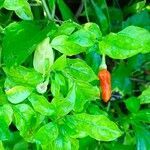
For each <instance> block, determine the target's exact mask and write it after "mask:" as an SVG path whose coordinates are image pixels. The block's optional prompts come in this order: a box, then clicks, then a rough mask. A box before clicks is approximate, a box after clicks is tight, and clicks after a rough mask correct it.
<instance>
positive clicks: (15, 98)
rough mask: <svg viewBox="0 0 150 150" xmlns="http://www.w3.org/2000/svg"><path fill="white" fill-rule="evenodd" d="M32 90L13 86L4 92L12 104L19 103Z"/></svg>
mask: <svg viewBox="0 0 150 150" xmlns="http://www.w3.org/2000/svg"><path fill="white" fill-rule="evenodd" d="M32 91H33V89H32V88H29V87H25V86H19V85H18V86H15V87H13V88H11V89H9V90H7V91H6V95H7V98H8V100H9V101H10V102H11V103H13V104H17V103H21V102H23V101H24V100H25V99H26V98H28V96H29V95H30V94H31V93H32Z"/></svg>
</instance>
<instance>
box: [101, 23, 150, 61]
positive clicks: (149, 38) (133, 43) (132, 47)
mask: <svg viewBox="0 0 150 150" xmlns="http://www.w3.org/2000/svg"><path fill="white" fill-rule="evenodd" d="M137 37H139V38H137ZM149 43H150V33H149V32H148V31H147V30H145V29H143V28H140V27H135V26H129V27H127V28H125V29H123V30H122V31H120V32H118V33H110V34H109V35H107V36H106V37H104V39H103V40H102V41H101V42H100V43H99V48H100V53H105V54H106V55H108V56H109V57H111V58H114V59H126V58H129V57H131V56H134V55H136V54H138V53H147V52H149V50H150V45H149Z"/></svg>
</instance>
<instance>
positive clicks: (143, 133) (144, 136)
mask: <svg viewBox="0 0 150 150" xmlns="http://www.w3.org/2000/svg"><path fill="white" fill-rule="evenodd" d="M134 129H135V136H136V144H137V145H136V147H137V149H138V150H148V149H150V141H149V136H150V131H149V130H148V129H147V128H145V126H143V125H142V124H139V123H137V124H134Z"/></svg>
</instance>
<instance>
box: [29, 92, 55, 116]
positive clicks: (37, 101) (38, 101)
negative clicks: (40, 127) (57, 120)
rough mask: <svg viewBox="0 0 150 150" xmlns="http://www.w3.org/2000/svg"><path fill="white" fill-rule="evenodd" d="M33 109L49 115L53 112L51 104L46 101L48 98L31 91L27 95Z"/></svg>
mask: <svg viewBox="0 0 150 150" xmlns="http://www.w3.org/2000/svg"><path fill="white" fill-rule="evenodd" d="M28 99H29V101H30V102H31V104H32V106H33V108H34V109H35V111H37V112H39V113H40V114H42V115H45V116H51V115H52V114H53V113H54V108H53V106H52V105H51V104H50V103H49V102H48V100H47V99H46V98H45V97H44V96H42V95H38V94H35V93H32V94H31V95H30V96H29V97H28Z"/></svg>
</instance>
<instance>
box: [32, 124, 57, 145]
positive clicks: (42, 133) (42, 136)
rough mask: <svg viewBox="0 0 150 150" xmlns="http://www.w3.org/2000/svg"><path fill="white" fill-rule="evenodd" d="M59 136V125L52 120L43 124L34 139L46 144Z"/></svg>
mask: <svg viewBox="0 0 150 150" xmlns="http://www.w3.org/2000/svg"><path fill="white" fill-rule="evenodd" d="M57 136H58V128H57V125H56V124H55V123H53V122H50V123H48V124H46V125H44V126H42V127H41V128H40V129H39V130H38V131H37V133H36V134H35V136H34V139H35V141H36V142H37V143H39V144H42V145H46V144H49V143H51V142H52V141H54V140H55V139H56V138H57Z"/></svg>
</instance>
